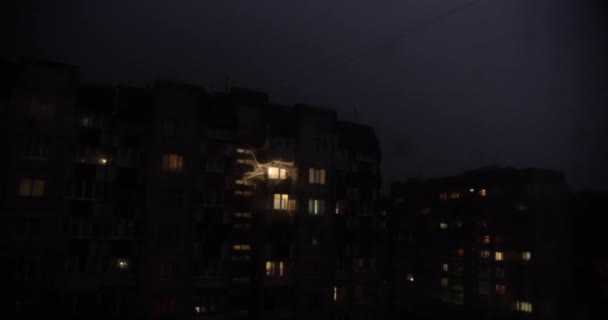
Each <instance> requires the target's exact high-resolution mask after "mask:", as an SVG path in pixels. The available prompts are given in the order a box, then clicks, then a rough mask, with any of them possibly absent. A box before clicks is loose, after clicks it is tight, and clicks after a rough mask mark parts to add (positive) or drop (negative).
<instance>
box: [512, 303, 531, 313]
mask: <svg viewBox="0 0 608 320" xmlns="http://www.w3.org/2000/svg"><path fill="white" fill-rule="evenodd" d="M515 310H517V311H522V312H532V303H531V302H524V301H517V302H515Z"/></svg>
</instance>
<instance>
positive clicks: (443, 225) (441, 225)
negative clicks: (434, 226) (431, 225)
mask: <svg viewBox="0 0 608 320" xmlns="http://www.w3.org/2000/svg"><path fill="white" fill-rule="evenodd" d="M439 228H441V229H447V228H448V224H447V223H445V222H441V223H440V224H439Z"/></svg>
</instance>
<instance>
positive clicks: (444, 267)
mask: <svg viewBox="0 0 608 320" xmlns="http://www.w3.org/2000/svg"><path fill="white" fill-rule="evenodd" d="M441 270H443V272H448V270H449V266H448V264H447V263H444V264H443V265H442V266H441Z"/></svg>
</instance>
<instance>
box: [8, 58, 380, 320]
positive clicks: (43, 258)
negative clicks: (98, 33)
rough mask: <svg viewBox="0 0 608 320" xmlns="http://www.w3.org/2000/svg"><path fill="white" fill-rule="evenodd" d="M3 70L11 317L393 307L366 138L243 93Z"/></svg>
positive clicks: (354, 128) (324, 112)
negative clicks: (90, 82)
mask: <svg viewBox="0 0 608 320" xmlns="http://www.w3.org/2000/svg"><path fill="white" fill-rule="evenodd" d="M2 67H3V69H5V70H7V72H6V73H4V75H3V77H4V78H3V79H2V86H3V87H2V101H1V102H0V106H1V107H2V108H1V111H0V112H1V114H2V117H1V120H0V123H1V126H2V127H1V130H2V132H1V138H0V139H1V143H2V144H3V146H4V150H8V152H7V156H5V157H2V159H1V160H0V161H2V162H3V163H2V166H1V168H2V176H3V179H2V186H1V188H2V191H3V192H2V199H1V204H0V205H1V208H2V211H3V214H4V216H5V221H6V223H5V224H4V228H5V230H4V231H5V232H3V237H4V238H3V242H2V243H3V245H4V246H5V248H6V249H7V250H5V251H4V252H3V253H2V254H3V255H4V257H3V259H5V260H4V261H8V262H9V263H8V264H7V267H8V268H9V270H8V271H7V272H5V273H4V274H5V275H6V276H7V278H8V279H6V280H7V283H10V284H11V286H9V287H7V288H5V290H6V291H5V293H6V296H8V297H11V298H10V299H11V305H12V307H11V308H10V309H9V310H8V313H10V315H11V317H10V318H34V317H40V316H50V315H53V316H58V317H61V318H64V319H66V318H67V319H72V318H73V319H81V318H83V317H86V318H89V319H108V318H112V319H116V318H136V319H157V318H163V319H241V318H243V319H246V318H250V319H310V318H312V317H315V318H320V319H369V318H372V317H377V315H378V314H379V312H380V311H381V310H382V306H383V305H384V302H385V296H384V294H383V293H384V285H385V283H384V282H383V273H382V272H381V271H382V270H384V267H385V266H384V264H383V262H384V259H383V257H384V255H385V250H384V244H385V243H386V242H387V237H386V232H384V231H385V229H386V223H382V222H381V221H382V220H383V219H384V218H383V216H382V214H381V213H380V211H379V209H378V205H377V199H378V193H379V190H380V185H381V180H380V174H379V166H380V160H381V158H380V148H379V144H378V141H377V138H376V135H375V133H374V130H373V129H372V128H371V127H369V126H366V125H361V124H354V123H349V122H345V121H341V120H339V119H338V116H337V114H336V112H335V111H332V110H328V109H323V108H319V107H314V106H306V105H296V106H294V107H286V106H280V105H275V104H273V103H271V102H270V101H269V100H268V97H267V96H266V95H265V94H262V93H258V92H252V91H247V90H242V89H233V90H231V91H230V92H228V93H208V92H205V90H204V89H203V88H201V87H198V86H192V85H187V84H179V83H173V82H169V81H158V82H156V83H155V84H154V86H153V87H151V88H146V89H143V88H132V87H120V86H117V87H92V86H86V85H82V84H81V83H80V81H79V71H78V69H77V68H75V67H73V66H69V65H60V64H54V63H48V62H42V61H25V62H23V63H18V64H12V63H3V64H2ZM12 288H15V289H14V291H13V289H12Z"/></svg>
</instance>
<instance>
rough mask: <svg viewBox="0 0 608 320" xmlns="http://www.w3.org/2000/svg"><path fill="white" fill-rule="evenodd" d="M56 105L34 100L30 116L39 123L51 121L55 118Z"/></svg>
mask: <svg viewBox="0 0 608 320" xmlns="http://www.w3.org/2000/svg"><path fill="white" fill-rule="evenodd" d="M55 111H56V108H55V105H54V104H52V103H43V102H41V101H39V100H36V99H34V100H32V104H30V116H32V117H33V118H35V119H36V120H39V121H50V120H53V119H54V118H55Z"/></svg>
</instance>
